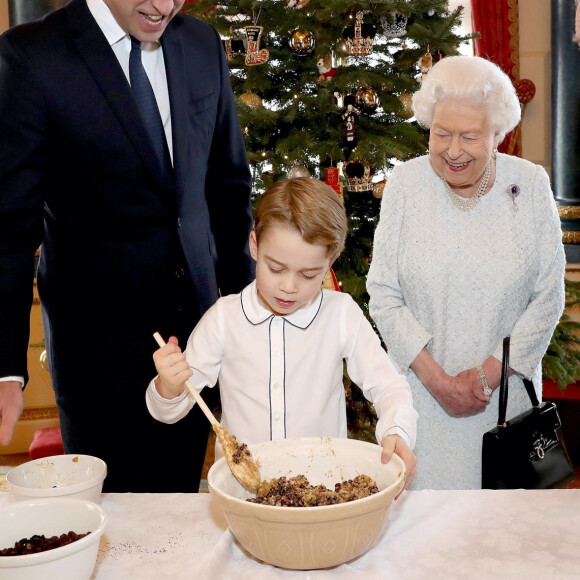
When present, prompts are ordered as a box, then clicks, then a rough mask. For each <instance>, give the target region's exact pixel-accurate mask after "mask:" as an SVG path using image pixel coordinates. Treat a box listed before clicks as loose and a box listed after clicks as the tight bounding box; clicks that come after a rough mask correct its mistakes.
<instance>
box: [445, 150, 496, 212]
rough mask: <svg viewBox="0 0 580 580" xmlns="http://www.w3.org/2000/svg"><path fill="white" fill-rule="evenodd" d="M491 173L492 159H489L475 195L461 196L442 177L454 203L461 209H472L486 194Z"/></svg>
mask: <svg viewBox="0 0 580 580" xmlns="http://www.w3.org/2000/svg"><path fill="white" fill-rule="evenodd" d="M490 174H491V160H490V161H488V163H487V165H486V166H485V171H484V172H483V177H482V178H481V183H480V184H479V187H478V188H477V191H476V192H475V195H474V196H473V197H461V196H460V195H457V194H456V193H455V192H454V191H453V190H452V189H451V187H450V186H449V184H448V183H447V181H446V180H445V179H444V178H443V177H441V178H440V179H441V181H442V182H443V185H444V186H445V190H446V191H447V195H448V196H449V199H450V200H451V201H452V202H453V205H454V206H455V207H456V208H457V209H458V210H460V211H471V210H472V209H473V208H474V207H475V206H476V205H477V204H478V203H479V200H480V199H481V198H482V197H483V196H484V195H485V193H486V191H485V190H486V189H487V184H488V183H489V176H490Z"/></svg>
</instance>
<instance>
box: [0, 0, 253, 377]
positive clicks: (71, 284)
mask: <svg viewBox="0 0 580 580" xmlns="http://www.w3.org/2000/svg"><path fill="white" fill-rule="evenodd" d="M162 45H163V51H164V59H165V65H166V71H167V82H168V88H169V97H170V105H171V120H172V129H173V151H174V167H175V176H174V177H175V178H174V187H173V189H172V187H171V186H169V185H168V184H167V183H164V182H163V180H162V179H161V178H160V172H159V167H158V162H157V160H156V157H155V154H154V150H153V148H152V146H151V144H150V142H149V138H148V134H147V132H146V129H145V126H144V125H143V123H142V121H141V118H140V116H139V112H138V110H137V108H136V105H135V102H134V99H133V96H132V93H131V89H130V86H129V84H128V82H127V80H126V77H125V75H124V74H123V71H122V69H121V67H120V65H119V63H118V61H117V59H116V57H115V55H114V53H113V51H112V49H111V48H110V46H109V44H108V42H107V41H106V39H105V37H104V35H103V34H102V32H101V30H100V28H99V27H98V25H97V24H96V22H95V21H94V19H93V17H92V15H91V14H90V12H89V10H88V8H87V6H86V3H85V2H84V0H72V2H71V3H70V4H68V5H67V6H66V7H64V8H62V9H60V10H57V11H55V12H53V13H51V14H49V15H48V16H46V17H45V18H44V19H43V21H41V22H34V23H30V24H26V25H23V26H19V27H15V28H13V29H10V30H8V31H6V32H5V33H4V34H3V35H2V36H1V37H0V376H7V375H25V376H26V353H27V345H28V334H29V329H28V326H29V323H28V319H29V312H30V305H31V292H32V282H33V267H34V266H33V264H34V254H35V252H36V250H37V248H38V247H39V246H40V245H41V243H42V249H41V258H40V263H39V268H38V287H39V293H40V296H41V302H42V305H43V309H44V311H45V313H46V314H47V318H46V323H47V324H48V326H50V328H51V330H53V328H52V327H53V326H54V337H53V342H54V346H55V348H56V349H58V351H59V352H60V357H61V358H62V353H63V352H64V350H63V349H66V348H67V346H71V345H72V344H73V341H77V342H78V341H79V340H82V336H79V335H78V333H77V335H76V336H66V333H65V332H64V331H62V332H61V333H60V336H58V338H57V334H58V332H57V329H58V328H59V323H60V322H61V321H62V320H63V319H64V318H65V317H69V318H70V317H76V316H80V317H81V318H83V317H84V318H83V319H82V320H81V321H80V323H79V324H78V328H79V329H80V332H83V330H82V329H84V332H86V334H87V335H88V334H90V333H91V332H92V330H91V327H92V324H94V323H99V324H103V317H105V319H107V317H110V318H111V319H113V318H114V316H115V313H120V312H122V311H126V310H129V309H130V310H133V311H134V312H135V316H137V315H138V313H139V312H141V315H142V316H144V317H146V316H148V313H149V311H150V309H151V308H152V306H153V305H154V304H155V303H156V301H160V300H163V299H164V296H165V294H164V289H165V288H166V287H167V284H168V283H170V280H172V279H173V277H174V276H177V277H179V276H180V275H181V276H183V275H184V270H185V273H186V274H187V273H189V276H190V277H191V281H192V282H193V286H194V288H195V297H194V298H193V299H194V300H196V301H197V305H198V307H199V310H200V312H201V313H203V312H204V311H205V310H206V309H207V308H208V307H209V306H210V305H211V304H213V302H214V301H215V300H216V299H217V297H218V291H220V292H221V293H222V294H229V293H232V292H238V291H240V290H241V289H242V288H243V287H244V286H245V285H246V284H247V283H248V282H249V281H250V280H251V279H252V277H253V262H252V260H251V258H250V256H249V253H248V250H247V237H248V233H249V230H250V228H251V210H250V207H249V193H250V175H249V171H248V163H247V158H246V154H245V151H244V145H243V138H242V135H241V131H240V127H239V121H238V117H237V114H236V110H235V105H234V100H233V94H232V91H231V85H230V80H229V70H228V67H227V64H226V61H225V58H224V53H223V48H222V43H221V40H220V38H219V36H218V34H217V33H216V32H215V30H214V29H213V28H211V27H209V26H208V25H207V24H205V23H202V22H201V21H199V20H196V19H194V18H191V17H188V16H184V15H182V14H178V15H177V16H175V17H174V18H173V20H172V21H171V22H170V23H169V25H168V27H167V29H166V31H165V32H164V34H163V37H162ZM71 328H72V327H71V326H68V327H67V333H68V332H70V330H71ZM47 330H48V329H47V328H45V333H46V332H47ZM57 340H58V342H57ZM57 362H58V361H57ZM55 366H56V365H55ZM52 370H53V381H54V380H55V379H56V380H58V377H55V376H54V375H55V368H53V369H52ZM56 374H57V375H58V373H56Z"/></svg>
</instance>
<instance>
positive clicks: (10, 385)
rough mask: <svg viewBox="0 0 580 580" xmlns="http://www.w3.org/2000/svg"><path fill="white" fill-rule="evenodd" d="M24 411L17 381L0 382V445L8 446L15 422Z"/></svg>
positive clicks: (20, 388) (20, 389) (19, 385)
mask: <svg viewBox="0 0 580 580" xmlns="http://www.w3.org/2000/svg"><path fill="white" fill-rule="evenodd" d="M23 409H24V394H23V392H22V385H21V384H20V383H19V382H18V381H4V382H0V445H9V444H10V442H11V441H12V435H13V434H14V427H16V422H17V421H18V418H19V417H20V415H21V414H22V410H23Z"/></svg>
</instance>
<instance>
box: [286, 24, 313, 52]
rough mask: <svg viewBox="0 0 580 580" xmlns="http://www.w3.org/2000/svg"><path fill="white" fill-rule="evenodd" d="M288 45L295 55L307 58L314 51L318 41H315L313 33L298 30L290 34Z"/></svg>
mask: <svg viewBox="0 0 580 580" xmlns="http://www.w3.org/2000/svg"><path fill="white" fill-rule="evenodd" d="M288 44H290V48H291V49H292V51H293V52H294V53H296V54H297V55H299V56H306V55H307V54H310V53H311V52H312V51H313V50H314V46H315V44H316V41H315V40H314V34H312V32H310V31H309V30H300V29H298V28H297V29H296V30H294V31H292V33H291V34H290V40H289V41H288Z"/></svg>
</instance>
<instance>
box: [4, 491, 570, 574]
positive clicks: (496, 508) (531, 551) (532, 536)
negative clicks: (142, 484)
mask: <svg viewBox="0 0 580 580" xmlns="http://www.w3.org/2000/svg"><path fill="white" fill-rule="evenodd" d="M8 500H9V498H8V494H0V505H2V503H4V502H5V501H8ZM102 506H103V508H104V509H105V511H106V512H107V514H108V516H109V522H108V526H107V529H106V531H105V533H104V535H103V537H102V539H101V545H100V550H99V555H98V559H97V565H96V567H95V571H94V574H93V576H92V580H127V579H129V578H130V579H131V580H165V579H171V580H179V579H198V580H206V579H207V580H214V579H215V580H222V579H223V580H246V579H247V580H250V579H251V580H270V579H278V578H280V579H300V580H306V579H308V580H310V579H316V580H326V579H329V580H331V579H350V578H353V579H361V580H375V579H383V578H385V579H392V580H406V579H413V580H415V579H425V580H427V579H428V580H438V579H441V580H453V579H457V580H488V579H489V580H492V579H493V580H506V579H513V580H522V579H526V580H552V579H553V580H578V579H579V578H580V490H575V489H570V490H542V491H523V490H519V491H487V490H486V491H406V492H404V493H403V495H402V497H401V498H400V499H399V500H398V501H396V502H394V503H393V506H392V508H391V510H390V512H389V516H388V519H387V523H386V525H385V528H384V530H383V532H382V533H381V535H380V537H379V540H378V543H377V545H376V546H375V547H374V548H372V549H371V550H370V551H369V552H367V554H365V555H363V556H361V557H360V558H358V559H357V560H355V561H353V562H351V563H349V564H344V565H342V566H338V567H337V568H334V569H331V570H313V571H306V572H303V571H289V570H281V569H277V568H274V567H272V566H269V565H267V564H263V563H260V562H259V561H257V560H255V559H254V558H252V557H251V556H249V555H248V554H247V553H245V552H244V551H243V550H242V548H241V547H240V546H239V544H237V543H236V541H235V540H234V538H233V537H232V535H231V534H230V532H229V531H228V530H227V525H226V522H225V519H224V517H223V515H222V513H221V511H220V509H219V507H218V506H217V505H216V504H215V503H214V502H213V500H212V499H211V497H210V495H209V494H205V493H200V494H104V495H103V501H102Z"/></svg>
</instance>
